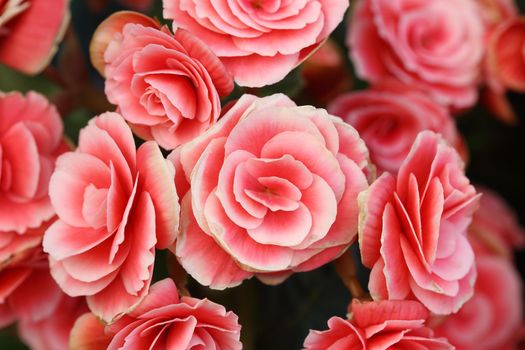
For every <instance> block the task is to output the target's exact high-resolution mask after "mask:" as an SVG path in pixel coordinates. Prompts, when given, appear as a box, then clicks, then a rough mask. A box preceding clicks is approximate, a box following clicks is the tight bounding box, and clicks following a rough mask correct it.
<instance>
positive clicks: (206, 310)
mask: <svg viewBox="0 0 525 350" xmlns="http://www.w3.org/2000/svg"><path fill="white" fill-rule="evenodd" d="M240 330H241V326H240V325H239V324H238V318H237V316H236V315H235V314H234V313H232V312H231V311H229V312H226V310H225V309H224V307H223V306H221V305H219V304H216V303H214V302H212V301H210V300H207V299H203V300H200V299H195V298H191V297H179V294H178V292H177V287H176V286H175V283H173V281H172V280H170V279H164V280H162V281H159V282H157V283H155V284H154V285H152V286H151V290H150V293H149V294H148V295H147V296H146V297H145V298H144V300H143V301H142V303H141V304H140V305H139V306H138V307H137V308H136V309H135V310H133V311H132V312H131V313H130V314H129V315H127V316H124V317H123V318H121V319H120V320H119V321H117V322H116V323H114V324H112V325H110V326H106V327H105V329H104V327H103V325H102V324H101V323H100V322H98V320H97V319H96V317H95V316H94V315H93V314H85V315H83V316H81V317H80V318H79V319H78V320H77V322H76V323H75V326H74V328H73V331H72V332H71V342H70V345H71V348H72V349H85V350H99V349H101V348H102V347H101V346H99V347H97V346H96V345H95V346H94V344H93V343H94V342H93V340H97V341H98V344H102V345H103V348H104V349H106V348H107V349H108V350H117V349H224V350H240V349H242V344H241V342H240V341H239V338H240Z"/></svg>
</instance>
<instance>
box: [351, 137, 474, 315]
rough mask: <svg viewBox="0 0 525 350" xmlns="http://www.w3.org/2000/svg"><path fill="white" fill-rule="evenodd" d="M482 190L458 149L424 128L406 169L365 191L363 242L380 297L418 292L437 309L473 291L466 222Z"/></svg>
mask: <svg viewBox="0 0 525 350" xmlns="http://www.w3.org/2000/svg"><path fill="white" fill-rule="evenodd" d="M478 198H479V196H478V195H476V190H475V189H474V187H473V186H472V185H470V184H469V180H468V179H467V178H466V177H465V174H464V172H463V163H462V162H461V159H460V157H459V155H458V154H457V153H456V151H455V150H454V149H453V148H452V147H450V146H448V145H446V144H445V143H444V142H443V140H442V139H441V138H440V137H439V136H438V135H436V134H434V133H433V132H430V131H423V132H421V133H420V134H419V136H418V137H417V138H416V141H415V142H414V145H413V147H412V150H411V151H410V153H409V155H408V157H407V158H406V160H405V161H404V162H403V164H402V165H401V167H400V169H399V173H398V175H397V178H396V177H394V176H393V175H391V174H389V173H384V174H383V175H382V176H381V177H379V178H378V179H377V180H376V181H375V182H374V183H373V184H372V185H371V186H370V189H369V190H368V191H366V192H363V193H362V194H361V195H360V198H359V199H360V209H361V216H360V223H359V246H360V249H361V258H362V261H363V264H364V265H365V266H367V267H369V268H372V272H371V275H370V281H369V289H370V293H371V294H372V297H373V298H374V299H391V300H402V299H416V300H419V301H421V303H423V305H425V306H426V307H427V308H429V309H430V311H432V312H434V313H436V314H450V313H452V312H456V311H457V310H459V308H460V307H461V306H462V305H463V304H464V303H465V302H466V301H467V300H468V299H469V298H470V297H471V296H472V289H473V285H474V281H475V276H476V272H475V264H474V253H473V251H472V247H471V246H470V244H469V242H468V240H467V237H466V230H467V227H468V225H469V224H470V221H471V218H472V214H473V212H474V210H475V209H476V207H477V201H478Z"/></svg>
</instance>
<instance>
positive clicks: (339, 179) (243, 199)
mask: <svg viewBox="0 0 525 350" xmlns="http://www.w3.org/2000/svg"><path fill="white" fill-rule="evenodd" d="M367 157H368V151H367V149H366V146H365V144H364V142H363V140H361V139H360V138H359V135H358V133H357V132H356V131H355V129H353V128H352V127H351V126H349V125H348V124H345V123H343V122H342V121H341V120H340V119H339V118H336V117H333V116H330V115H329V114H327V112H326V111H325V110H324V109H316V108H314V107H312V106H302V107H298V106H296V105H295V103H294V102H293V101H291V100H290V99H289V98H288V97H286V96H285V95H282V94H276V95H273V96H269V97H265V98H257V97H255V96H252V95H244V96H242V97H241V98H240V99H239V100H238V101H237V102H236V103H235V105H234V106H232V107H231V108H230V109H229V110H228V112H227V113H226V114H225V115H224V116H223V117H222V118H221V119H220V120H219V122H218V123H217V124H216V125H215V126H214V127H213V128H212V129H210V130H209V131H208V132H207V133H205V134H203V135H201V136H200V137H198V138H197V139H195V140H194V141H193V142H191V143H189V144H186V145H184V146H182V147H181V148H177V149H175V150H174V151H173V153H172V154H171V155H170V156H169V157H168V158H169V159H171V160H172V161H173V162H174V164H175V167H176V175H177V176H176V181H177V191H179V192H180V193H181V196H182V192H184V191H186V190H187V188H188V183H187V182H189V183H191V190H190V191H188V192H187V194H186V195H185V197H184V199H183V201H182V209H181V210H182V212H181V221H182V223H181V236H180V237H179V239H177V244H176V248H175V247H173V250H174V251H175V253H176V255H177V257H178V258H179V261H180V262H181V264H182V266H183V267H184V268H185V269H186V271H188V272H189V273H190V274H191V275H192V276H193V277H194V278H195V279H196V280H197V281H198V282H200V283H201V284H204V285H208V286H210V287H212V288H217V289H221V288H225V287H231V286H234V285H237V284H239V283H241V281H242V280H243V279H246V278H249V277H251V276H253V275H254V274H256V275H257V276H258V277H259V278H260V279H261V280H263V281H264V282H266V283H279V282H280V281H282V280H283V279H284V278H286V277H287V276H288V275H290V274H291V273H292V272H294V271H308V270H312V269H314V268H317V267H318V266H321V265H323V264H325V263H327V262H329V261H331V260H332V259H334V258H336V257H337V256H339V255H340V254H341V253H342V252H343V251H344V250H345V249H347V248H348V246H349V245H350V244H351V243H352V242H353V241H354V239H355V237H356V230H357V216H358V207H357V195H358V193H359V192H360V191H363V190H364V189H366V188H367V187H368V183H367V179H366V176H365V174H364V170H365V168H366V167H367V166H368V162H367ZM185 182H186V184H185Z"/></svg>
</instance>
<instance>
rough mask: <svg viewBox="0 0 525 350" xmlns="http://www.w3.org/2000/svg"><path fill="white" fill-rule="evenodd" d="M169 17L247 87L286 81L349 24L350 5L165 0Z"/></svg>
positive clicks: (308, 0)
mask: <svg viewBox="0 0 525 350" xmlns="http://www.w3.org/2000/svg"><path fill="white" fill-rule="evenodd" d="M163 4H164V17H165V18H168V19H172V20H173V24H174V26H177V27H181V28H184V29H187V30H189V31H190V32H192V33H193V34H195V35H196V36H198V37H199V38H200V39H202V40H203V41H204V42H205V43H206V44H208V45H209V46H210V48H211V49H212V50H213V52H215V53H216V54H217V56H219V58H221V61H222V62H223V63H224V64H225V65H226V67H227V68H228V69H229V70H230V72H231V73H232V74H233V76H234V78H235V82H236V83H237V84H239V85H241V86H250V87H259V86H263V85H268V84H273V83H276V82H278V81H280V80H282V79H283V78H284V77H285V76H286V74H288V73H289V72H290V71H291V70H292V69H293V68H294V67H295V66H297V65H298V64H300V63H301V62H302V61H303V60H304V59H305V58H306V57H308V54H310V53H311V52H312V51H313V50H315V49H316V48H317V47H319V45H321V44H322V42H323V41H324V40H325V39H326V38H327V37H328V36H329V35H330V33H331V32H332V31H333V30H334V29H335V27H337V25H338V24H339V23H340V22H341V21H342V20H343V16H344V13H345V11H346V9H347V8H348V0H331V1H328V0H301V1H290V0H286V1H252V0H232V1H229V0H219V1H211V2H210V1H209V0H190V1H183V0H163Z"/></svg>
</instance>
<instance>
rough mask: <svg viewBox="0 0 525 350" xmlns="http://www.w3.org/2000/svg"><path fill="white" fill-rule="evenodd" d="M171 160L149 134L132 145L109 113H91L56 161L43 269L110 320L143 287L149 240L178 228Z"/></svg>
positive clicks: (168, 240) (170, 237)
mask: <svg viewBox="0 0 525 350" xmlns="http://www.w3.org/2000/svg"><path fill="white" fill-rule="evenodd" d="M173 177H174V173H173V166H172V165H171V163H170V162H168V161H167V160H165V159H164V158H163V156H162V153H161V152H160V149H159V147H158V146H157V144H156V143H155V142H153V141H149V142H146V143H144V144H142V145H141V146H140V147H139V149H138V150H136V149H135V143H134V141H133V135H132V134H131V130H130V129H129V127H128V126H127V125H126V123H125V121H124V119H123V118H122V117H121V116H120V115H119V114H117V113H105V114H102V115H101V116H99V117H96V118H94V119H92V120H91V121H90V122H89V124H88V126H86V127H85V128H84V129H82V130H81V131H80V137H79V144H78V149H77V150H76V151H75V152H68V153H66V154H64V155H62V156H60V157H59V158H58V160H57V166H56V170H55V172H54V173H53V176H52V177H51V182H50V184H49V196H50V197H51V202H52V203H53V207H54V208H55V210H56V213H57V215H58V217H59V220H58V221H56V222H55V223H54V224H53V225H51V227H50V228H49V229H48V230H47V231H46V233H45V235H44V241H43V246H44V251H46V252H47V253H49V255H50V259H49V260H50V266H51V274H52V275H53V277H54V278H55V280H56V281H57V283H58V284H59V285H60V287H61V288H62V289H63V290H64V292H66V293H67V294H68V295H70V296H84V295H85V296H87V302H88V306H89V308H90V309H91V311H93V313H95V314H96V315H97V316H99V317H100V318H101V319H103V320H105V321H107V322H110V321H112V320H114V319H115V318H118V317H119V316H121V315H122V314H124V313H127V312H129V311H130V310H131V309H132V308H133V307H134V306H135V305H136V304H138V302H140V300H141V298H142V297H144V296H145V295H146V294H147V292H148V289H149V285H150V282H151V277H152V270H153V263H154V260H155V247H157V248H159V249H164V248H167V247H168V246H169V245H171V244H172V243H173V241H174V239H175V237H176V233H177V229H178V214H179V206H178V198H177V194H176V191H175V187H174V184H173Z"/></svg>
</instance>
